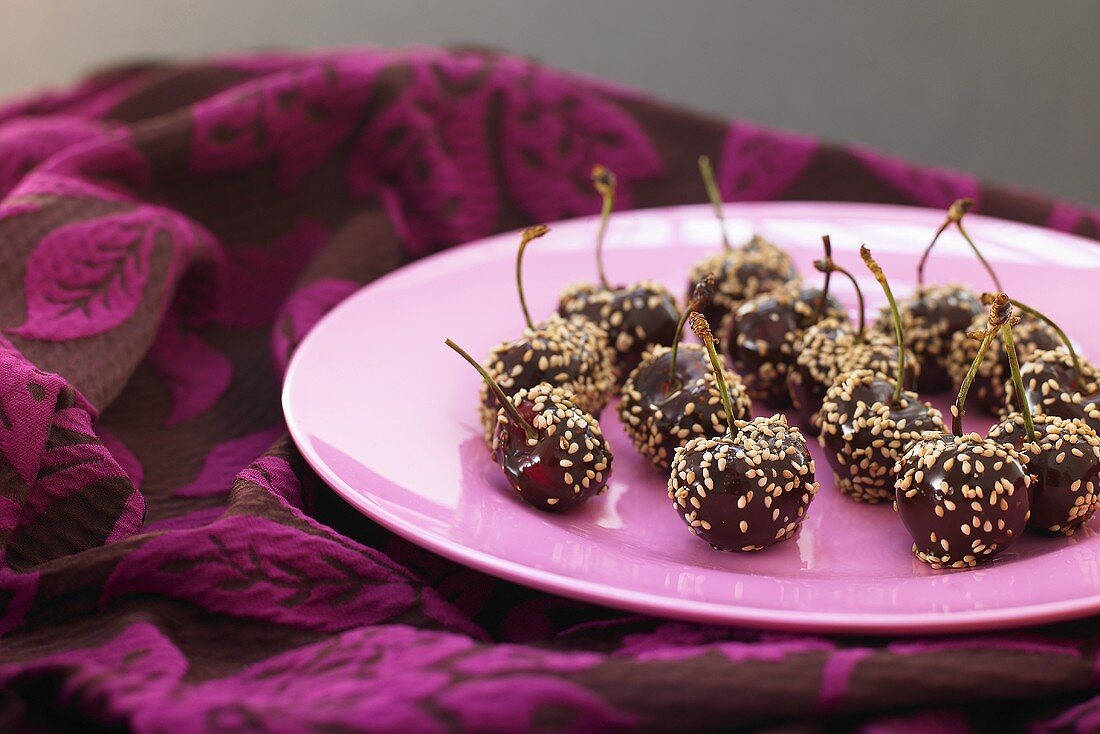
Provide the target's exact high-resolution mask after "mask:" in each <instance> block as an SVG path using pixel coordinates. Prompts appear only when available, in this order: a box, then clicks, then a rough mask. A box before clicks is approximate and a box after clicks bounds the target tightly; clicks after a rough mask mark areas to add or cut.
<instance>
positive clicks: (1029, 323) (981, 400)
mask: <svg viewBox="0 0 1100 734" xmlns="http://www.w3.org/2000/svg"><path fill="white" fill-rule="evenodd" d="M987 320H988V315H982V316H979V317H978V318H976V319H974V320H973V321H972V322H971V323H970V325H969V326H968V327H967V328H966V329H965V330H964V331H960V332H958V333H957V334H955V336H954V337H953V338H952V340H951V352H950V354H949V355H948V359H947V371H948V372H949V373H950V375H951V379H952V380H953V381H954V384H955V386H956V387H957V386H959V385H961V384H962V381H963V378H964V377H966V373H967V371H968V370H969V369H970V364H971V363H972V362H973V361H974V357H975V356H976V355H977V354H978V345H979V341H978V340H977V339H971V338H970V337H968V336H967V335H966V332H967V331H981V330H983V329H985V328H986V326H987V325H988V322H987ZM1012 340H1013V342H1015V344H1016V356H1017V358H1018V359H1019V360H1020V362H1021V364H1022V363H1023V362H1026V361H1028V360H1030V359H1031V355H1033V354H1035V352H1037V351H1039V350H1041V349H1058V348H1060V344H1061V340H1059V338H1058V334H1057V333H1056V332H1055V331H1054V330H1053V329H1051V328H1050V327H1049V326H1047V325H1046V324H1045V323H1043V322H1042V321H1040V320H1038V319H1035V318H1032V317H1031V316H1028V315H1027V314H1023V315H1021V316H1020V323H1019V325H1017V326H1014V327H1012ZM1011 381H1012V376H1011V375H1010V374H1009V366H1008V353H1007V352H1006V351H1005V346H1004V339H1002V338H1001V336H1000V335H999V334H998V335H997V336H996V337H995V338H994V339H993V341H992V342H991V343H990V345H989V351H988V352H986V355H985V359H983V360H982V363H981V365H980V366H979V367H978V373H977V374H976V375H975V376H974V382H973V383H972V384H971V385H970V393H969V397H968V398H967V401H968V407H969V406H970V405H977V406H978V407H979V408H981V409H982V410H983V411H984V412H986V413H987V414H989V415H1001V414H1002V412H1003V410H1004V406H1005V396H1006V392H1005V386H1006V385H1007V384H1008V383H1010V382H1011Z"/></svg>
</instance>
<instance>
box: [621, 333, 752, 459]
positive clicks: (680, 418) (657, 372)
mask: <svg viewBox="0 0 1100 734" xmlns="http://www.w3.org/2000/svg"><path fill="white" fill-rule="evenodd" d="M671 362H672V349H671V348H669V347H653V348H652V349H651V350H649V351H647V352H646V354H645V356H644V357H642V363H641V364H639V365H638V366H637V367H636V368H635V369H634V371H633V372H631V373H630V377H628V378H627V381H626V384H624V385H623V389H622V393H621V394H622V400H621V401H620V403H619V417H620V418H621V419H622V423H623V428H624V429H625V430H626V433H627V435H629V436H630V439H631V441H633V443H634V448H636V449H637V450H638V452H639V453H641V455H642V456H644V457H645V458H646V459H647V460H648V461H649V462H650V463H651V464H653V465H654V466H656V467H658V468H660V469H663V470H665V471H666V472H667V471H668V469H669V467H670V466H671V464H672V456H673V454H675V453H676V449H678V448H680V447H681V446H683V445H684V444H686V443H687V442H688V440H689V439H691V438H694V437H695V436H703V435H706V436H712V435H716V434H719V435H720V434H723V433H725V432H726V425H727V418H726V410H725V408H724V407H723V406H722V395H721V393H720V392H719V391H718V383H717V381H716V380H715V378H714V373H713V371H712V370H711V366H710V357H709V356H708V355H707V351H706V349H705V348H704V347H703V346H701V345H699V344H681V345H680V353H679V355H678V356H677V358H676V378H677V382H676V384H675V385H670V384H669V380H668V370H669V365H670V363H671ZM723 375H724V376H725V379H726V386H727V389H728V390H729V394H730V401H731V402H732V403H733V410H734V416H733V418H734V420H750V419H751V418H752V401H751V400H750V399H749V396H748V393H747V392H745V387H744V385H742V384H741V378H740V377H738V376H737V375H736V374H735V373H733V372H731V371H729V370H728V369H726V370H724V371H723Z"/></svg>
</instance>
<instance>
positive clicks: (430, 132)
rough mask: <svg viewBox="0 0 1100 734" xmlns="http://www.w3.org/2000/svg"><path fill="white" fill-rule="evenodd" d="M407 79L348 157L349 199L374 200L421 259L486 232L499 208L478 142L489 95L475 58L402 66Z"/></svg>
mask: <svg viewBox="0 0 1100 734" xmlns="http://www.w3.org/2000/svg"><path fill="white" fill-rule="evenodd" d="M410 71H411V74H412V80H411V82H410V83H409V85H408V86H407V87H406V88H405V90H404V91H403V92H402V93H401V95H400V96H399V97H398V99H397V100H396V101H395V102H394V103H392V104H391V105H389V106H388V107H387V108H386V109H385V110H384V111H382V112H381V113H380V114H379V115H378V116H377V118H375V119H374V120H373V121H372V122H371V124H370V125H369V126H368V127H367V128H366V129H365V130H364V132H363V134H362V135H360V136H359V137H358V138H357V139H356V141H355V144H354V147H353V149H352V151H351V154H350V157H349V161H348V167H347V176H348V184H349V188H350V189H351V193H352V195H353V196H355V197H358V198H362V197H365V196H367V195H370V194H379V195H380V196H381V198H382V201H383V204H384V205H385V206H386V207H387V209H388V211H389V213H390V216H391V219H392V220H393V221H394V224H395V226H396V228H397V229H398V233H399V235H400V236H401V237H402V239H404V240H405V242H406V246H407V247H408V249H409V250H410V251H412V252H416V253H422V252H428V251H431V250H435V249H439V248H441V247H443V246H446V245H453V244H455V243H457V242H463V241H466V240H470V239H475V238H477V237H481V236H483V235H486V234H488V233H489V232H490V231H491V230H492V226H493V223H494V221H495V219H496V216H497V213H498V211H499V208H500V200H499V194H498V191H497V185H496V182H495V177H494V173H493V170H492V167H491V166H490V162H489V148H488V141H487V139H486V135H485V128H486V120H487V114H488V107H489V99H490V94H491V92H492V90H491V88H490V87H488V86H487V85H485V84H484V83H482V82H483V79H484V78H485V77H486V75H487V73H488V69H487V68H486V66H485V61H484V59H483V58H482V57H481V56H478V55H470V56H466V57H458V58H446V57H432V56H431V55H428V56H425V57H424V58H419V59H413V60H411V61H410Z"/></svg>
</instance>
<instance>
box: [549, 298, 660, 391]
mask: <svg viewBox="0 0 1100 734" xmlns="http://www.w3.org/2000/svg"><path fill="white" fill-rule="evenodd" d="M558 313H560V314H561V315H562V316H571V315H578V316H583V317H584V318H586V319H589V320H590V321H592V322H593V323H595V324H596V325H597V326H599V327H600V328H601V329H603V330H604V331H605V332H607V338H608V343H609V344H610V345H611V348H612V349H613V350H614V352H615V377H616V380H617V381H618V383H620V384H621V383H622V382H623V381H624V380H625V379H626V377H627V375H629V374H630V371H631V370H633V369H634V368H635V367H637V366H638V363H639V362H641V361H642V354H643V353H644V352H645V350H646V349H648V348H649V347H651V346H655V345H658V344H668V343H669V342H671V341H672V339H673V337H675V336H676V326H677V324H678V323H679V321H680V312H679V309H678V308H677V306H676V299H674V298H673V297H672V294H671V293H669V292H668V289H667V288H665V287H664V286H663V285H660V284H659V283H653V282H650V281H642V282H640V283H635V284H634V285H630V286H625V287H620V288H615V289H613V290H611V289H607V288H601V287H599V286H597V285H593V284H591V283H583V284H577V285H572V286H569V287H568V288H566V289H565V290H564V291H562V294H561V300H560V302H559V304H558Z"/></svg>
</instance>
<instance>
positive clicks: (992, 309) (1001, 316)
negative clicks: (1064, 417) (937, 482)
mask: <svg viewBox="0 0 1100 734" xmlns="http://www.w3.org/2000/svg"><path fill="white" fill-rule="evenodd" d="M1011 320H1012V303H1011V302H1010V301H1009V299H1008V296H1006V295H1005V294H1004V293H998V294H997V296H996V297H995V298H994V299H993V302H992V303H990V305H989V325H988V328H987V329H986V330H985V331H984V332H982V333H981V334H982V336H981V340H982V341H981V344H979V345H978V353H977V354H975V355H974V361H973V362H971V363H970V369H969V370H967V372H966V377H964V378H963V381H962V385H961V386H960V387H959V396H958V397H957V398H956V399H955V408H954V410H953V411H952V420H951V432H952V433H954V434H955V435H956V436H961V435H962V420H963V415H964V414H965V413H966V410H965V405H966V393H967V392H969V391H970V385H971V383H973V382H974V378H975V377H976V376H977V374H978V368H979V367H980V366H981V364H982V360H983V359H985V353H986V352H987V351H989V345H990V344H991V343H992V342H993V337H994V336H996V334H997V331H998V330H999V329H1000V328H1001V327H1002V326H1004V325H1005V324H1007V323H1008V322H1009V321H1011ZM1022 394H1023V393H1021V395H1022Z"/></svg>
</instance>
